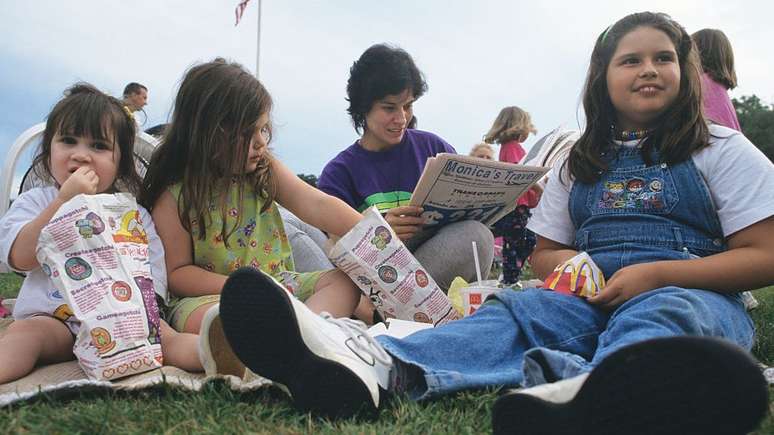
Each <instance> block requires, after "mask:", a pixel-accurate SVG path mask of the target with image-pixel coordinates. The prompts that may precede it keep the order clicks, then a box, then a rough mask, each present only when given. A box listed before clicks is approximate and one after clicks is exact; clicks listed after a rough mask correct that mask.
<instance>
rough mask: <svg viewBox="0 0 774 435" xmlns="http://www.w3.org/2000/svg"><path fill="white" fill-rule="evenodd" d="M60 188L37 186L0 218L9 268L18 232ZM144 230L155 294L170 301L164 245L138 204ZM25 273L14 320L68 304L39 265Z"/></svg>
mask: <svg viewBox="0 0 774 435" xmlns="http://www.w3.org/2000/svg"><path fill="white" fill-rule="evenodd" d="M58 193H59V192H58V190H57V189H56V188H55V187H52V186H49V187H36V188H34V189H30V190H28V191H26V192H24V193H22V194H21V195H19V197H18V198H16V200H15V201H14V202H13V204H12V205H11V208H10V209H9V210H8V212H6V213H5V215H3V217H2V218H0V262H3V263H5V264H7V265H8V266H9V267H10V261H9V256H10V254H11V246H12V245H13V242H14V241H15V240H16V236H17V235H18V234H19V231H21V229H22V228H23V227H24V225H26V224H27V223H28V222H30V221H31V220H32V219H35V218H36V217H37V216H38V215H40V212H42V211H43V210H44V209H45V208H46V207H48V205H49V204H51V202H52V201H54V199H55V198H56V195H57V194H58ZM139 211H140V217H141V219H142V223H143V227H144V229H145V233H146V234H147V236H148V249H149V250H150V263H151V276H152V277H153V285H154V287H155V289H156V293H157V294H158V295H159V296H161V297H162V298H163V299H164V300H167V268H166V265H165V263H164V246H163V245H162V244H161V239H159V236H158V234H157V233H156V227H155V226H154V225H153V220H152V219H151V216H150V213H148V211H147V210H145V208H144V207H142V206H139ZM17 271H18V272H25V273H26V274H27V277H26V278H24V282H23V283H22V287H21V290H20V291H19V296H18V298H17V299H16V305H14V308H13V317H14V318H15V319H24V318H27V317H30V316H33V315H39V314H48V315H50V314H51V313H53V312H54V310H56V309H57V308H58V307H59V306H61V305H62V304H64V303H65V300H64V296H62V294H61V293H60V292H59V291H57V289H56V288H55V287H54V283H53V282H52V281H51V279H49V277H48V276H47V275H46V274H45V273H44V272H43V269H41V268H40V267H37V268H35V269H33V270H30V271H20V270H17Z"/></svg>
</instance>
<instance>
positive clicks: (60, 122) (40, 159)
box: [32, 82, 142, 195]
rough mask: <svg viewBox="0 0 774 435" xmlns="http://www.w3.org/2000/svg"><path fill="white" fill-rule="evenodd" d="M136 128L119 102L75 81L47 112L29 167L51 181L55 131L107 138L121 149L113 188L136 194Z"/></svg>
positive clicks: (138, 184) (85, 84)
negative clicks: (41, 137)
mask: <svg viewBox="0 0 774 435" xmlns="http://www.w3.org/2000/svg"><path fill="white" fill-rule="evenodd" d="M136 128H137V127H136V125H135V122H134V118H133V117H132V115H130V114H129V112H128V111H127V109H125V107H124V105H123V103H122V102H121V101H119V100H118V99H116V98H114V97H111V96H110V95H107V94H105V93H103V92H102V91H100V90H99V89H97V88H95V87H94V86H92V85H91V84H89V83H85V82H80V83H76V84H74V85H73V86H71V87H69V88H67V89H66V90H65V92H64V98H62V99H61V100H59V102H58V103H56V105H55V106H54V108H53V109H51V113H49V114H48V118H47V120H46V129H45V130H44V131H43V140H42V141H41V143H40V149H39V150H38V154H37V155H36V156H35V158H34V159H33V160H32V170H33V172H34V173H35V176H37V177H38V178H39V179H41V180H44V181H49V182H50V181H54V176H53V175H52V174H51V141H52V140H53V139H54V135H56V134H57V133H59V134H68V135H73V136H88V137H91V138H93V139H103V140H110V141H111V142H113V143H114V144H116V145H117V146H118V149H119V150H120V151H121V159H120V160H119V162H118V170H117V171H116V179H115V181H114V182H113V187H114V188H120V189H121V190H126V191H128V192H130V193H132V194H134V195H137V194H138V193H139V191H140V184H141V183H142V180H141V178H140V176H139V175H138V174H137V168H136V166H135V164H134V139H135V134H136V131H137V130H136Z"/></svg>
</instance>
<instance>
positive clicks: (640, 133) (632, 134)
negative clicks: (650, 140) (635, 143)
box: [617, 130, 650, 141]
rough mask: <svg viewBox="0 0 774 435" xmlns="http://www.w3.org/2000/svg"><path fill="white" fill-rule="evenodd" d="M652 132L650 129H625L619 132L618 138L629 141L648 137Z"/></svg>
mask: <svg viewBox="0 0 774 435" xmlns="http://www.w3.org/2000/svg"><path fill="white" fill-rule="evenodd" d="M649 134H650V130H631V131H629V130H623V131H621V132H619V133H618V135H617V139H620V140H623V141H628V140H637V139H642V138H644V137H647V136H648V135H649Z"/></svg>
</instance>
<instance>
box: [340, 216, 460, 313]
mask: <svg viewBox="0 0 774 435" xmlns="http://www.w3.org/2000/svg"><path fill="white" fill-rule="evenodd" d="M363 214H364V216H365V217H364V218H363V219H362V220H361V221H360V222H358V224H357V225H355V226H354V227H353V228H352V229H351V230H350V231H349V232H348V233H347V234H345V235H344V236H343V237H342V238H341V239H340V240H339V241H338V242H336V244H335V245H334V246H333V248H332V249H331V251H330V252H329V253H328V256H329V257H330V259H331V262H333V264H335V265H336V267H338V268H339V269H341V270H343V271H344V272H345V273H346V274H347V275H349V276H350V278H352V281H354V282H355V284H357V286H358V287H360V290H361V291H362V292H363V294H365V295H366V296H368V297H369V298H370V299H371V302H373V304H374V306H375V307H376V309H377V310H378V311H379V314H381V315H382V317H384V318H385V319H387V318H398V319H402V320H411V321H415V322H423V323H432V324H433V325H441V324H444V323H447V322H450V321H452V320H456V319H458V318H460V315H459V313H458V312H457V310H455V309H454V307H452V305H451V303H450V302H449V299H448V298H447V297H446V295H445V294H444V293H443V291H442V290H441V288H440V287H438V284H436V283H435V280H433V278H432V277H431V276H430V274H428V273H427V271H426V270H425V269H424V268H423V267H422V266H421V265H420V264H419V262H418V261H417V259H416V258H414V256H413V255H412V254H411V252H409V250H408V248H406V246H405V245H404V244H403V242H401V241H400V239H398V236H397V235H395V233H394V232H393V231H392V228H390V225H389V224H388V223H387V221H385V220H384V218H383V217H382V215H381V214H379V211H378V210H377V209H376V207H371V208H370V209H368V210H366V211H365V212H364V213H363Z"/></svg>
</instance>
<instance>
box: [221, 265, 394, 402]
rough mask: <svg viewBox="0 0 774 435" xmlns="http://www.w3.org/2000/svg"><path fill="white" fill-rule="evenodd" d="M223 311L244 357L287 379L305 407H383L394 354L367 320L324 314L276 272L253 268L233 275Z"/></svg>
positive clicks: (264, 371) (229, 332)
mask: <svg viewBox="0 0 774 435" xmlns="http://www.w3.org/2000/svg"><path fill="white" fill-rule="evenodd" d="M220 318H221V321H222V323H223V330H224V332H225V335H226V337H228V342H229V343H231V346H232V347H233V349H234V352H235V353H236V355H237V356H238V357H239V359H240V360H242V361H243V362H244V363H245V364H246V365H247V366H248V367H249V368H250V369H251V370H253V371H254V372H255V373H257V374H259V375H261V376H264V377H266V378H269V379H271V380H273V381H276V382H280V383H282V384H285V385H286V386H287V387H288V389H289V390H290V393H291V395H292V396H293V399H294V401H295V403H296V405H297V406H298V407H300V408H301V409H303V410H304V411H312V412H316V413H320V414H323V415H326V416H329V417H348V416H351V415H353V414H355V413H357V412H358V411H359V410H361V409H362V408H365V409H366V410H370V411H375V410H376V409H378V407H379V398H380V391H379V389H380V387H381V388H382V389H385V390H386V389H387V385H388V380H389V372H390V368H391V367H392V358H390V356H389V355H388V354H387V352H385V351H384V349H383V348H382V347H381V345H379V344H378V343H377V342H376V341H374V339H373V338H372V337H371V336H369V335H368V333H367V332H366V331H365V325H364V324H363V323H362V322H358V321H355V320H351V319H334V318H331V317H330V316H329V315H326V314H323V315H317V314H315V313H313V312H312V311H311V310H309V308H307V307H306V305H304V304H303V303H302V302H300V301H299V300H298V299H296V298H295V297H294V296H293V295H291V294H290V293H289V292H288V291H287V290H286V289H285V288H284V287H283V286H282V284H280V283H279V282H277V281H276V280H275V279H274V278H272V277H271V276H269V275H267V274H265V273H263V272H260V271H258V270H255V269H251V268H242V269H239V270H237V271H236V272H234V273H232V274H231V276H230V277H229V278H228V280H227V281H226V284H225V285H224V286H223V292H222V294H221V299H220Z"/></svg>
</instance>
